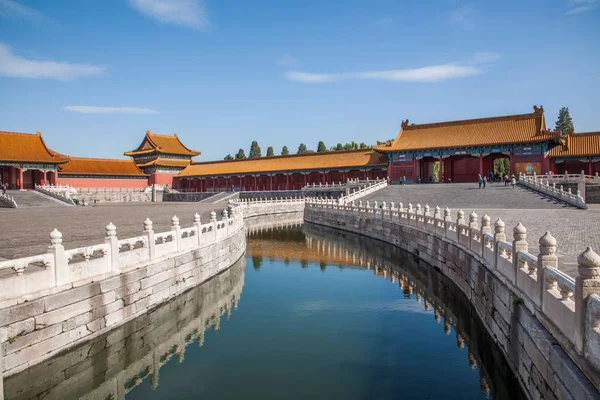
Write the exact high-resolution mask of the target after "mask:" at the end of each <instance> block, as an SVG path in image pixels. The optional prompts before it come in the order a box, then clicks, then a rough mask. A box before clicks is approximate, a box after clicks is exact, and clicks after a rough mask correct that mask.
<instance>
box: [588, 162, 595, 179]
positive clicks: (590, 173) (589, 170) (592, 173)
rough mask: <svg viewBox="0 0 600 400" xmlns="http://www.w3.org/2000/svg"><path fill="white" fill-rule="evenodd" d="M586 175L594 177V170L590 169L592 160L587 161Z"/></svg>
mask: <svg viewBox="0 0 600 400" xmlns="http://www.w3.org/2000/svg"><path fill="white" fill-rule="evenodd" d="M588 175H594V169H593V167H592V159H591V158H590V159H589V160H588Z"/></svg>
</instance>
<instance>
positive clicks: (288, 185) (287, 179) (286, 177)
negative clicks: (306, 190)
mask: <svg viewBox="0 0 600 400" xmlns="http://www.w3.org/2000/svg"><path fill="white" fill-rule="evenodd" d="M285 190H290V174H286V175H285Z"/></svg>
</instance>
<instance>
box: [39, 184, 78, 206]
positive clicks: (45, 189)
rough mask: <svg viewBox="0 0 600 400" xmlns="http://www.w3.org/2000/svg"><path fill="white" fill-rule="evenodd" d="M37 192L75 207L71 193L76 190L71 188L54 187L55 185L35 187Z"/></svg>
mask: <svg viewBox="0 0 600 400" xmlns="http://www.w3.org/2000/svg"><path fill="white" fill-rule="evenodd" d="M35 190H36V191H38V192H40V193H42V194H45V195H46V196H50V197H53V198H55V199H57V200H60V201H62V202H63V203H67V204H69V205H71V206H74V205H75V202H74V201H73V199H71V193H72V191H73V190H74V189H73V188H72V187H70V186H54V185H37V184H36V185H35Z"/></svg>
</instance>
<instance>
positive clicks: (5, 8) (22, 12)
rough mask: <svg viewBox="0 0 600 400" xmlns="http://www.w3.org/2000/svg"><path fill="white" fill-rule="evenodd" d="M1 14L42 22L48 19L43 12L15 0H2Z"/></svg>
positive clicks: (7, 16)
mask: <svg viewBox="0 0 600 400" xmlns="http://www.w3.org/2000/svg"><path fill="white" fill-rule="evenodd" d="M0 16H1V17H6V18H16V19H24V20H28V21H33V22H42V21H45V20H46V18H45V17H44V15H43V14H42V13H41V12H39V11H37V10H35V9H33V8H30V7H27V6H24V5H22V4H19V3H17V2H16V1H14V0H0Z"/></svg>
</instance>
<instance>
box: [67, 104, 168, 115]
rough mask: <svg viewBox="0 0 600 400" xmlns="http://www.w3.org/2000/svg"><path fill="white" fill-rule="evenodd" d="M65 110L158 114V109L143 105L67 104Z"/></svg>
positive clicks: (96, 112)
mask: <svg viewBox="0 0 600 400" xmlns="http://www.w3.org/2000/svg"><path fill="white" fill-rule="evenodd" d="M63 110H66V111H73V112H77V113H82V114H158V111H155V110H152V109H150V108H143V107H97V106H66V107H63Z"/></svg>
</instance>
